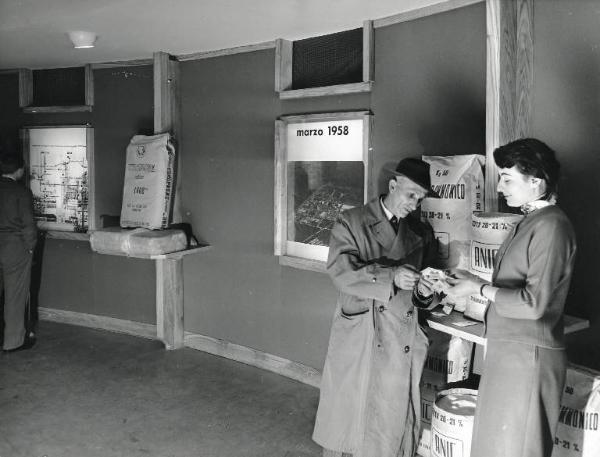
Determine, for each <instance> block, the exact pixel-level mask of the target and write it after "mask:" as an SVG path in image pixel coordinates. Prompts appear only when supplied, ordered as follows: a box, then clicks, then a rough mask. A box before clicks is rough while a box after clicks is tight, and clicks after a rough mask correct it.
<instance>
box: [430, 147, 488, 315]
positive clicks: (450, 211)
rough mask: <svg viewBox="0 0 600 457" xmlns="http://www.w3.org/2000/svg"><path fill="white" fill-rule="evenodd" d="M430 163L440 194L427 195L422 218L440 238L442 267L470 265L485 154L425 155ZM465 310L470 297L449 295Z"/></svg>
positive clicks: (481, 198)
mask: <svg viewBox="0 0 600 457" xmlns="http://www.w3.org/2000/svg"><path fill="white" fill-rule="evenodd" d="M423 160H424V161H425V162H428V163H429V165H430V174H431V188H432V189H433V190H434V191H436V192H437V193H438V195H439V196H440V198H439V199H437V198H426V199H425V200H424V201H423V203H422V204H421V218H422V219H423V220H426V221H428V222H429V223H430V224H431V227H432V228H433V232H434V235H435V238H436V240H437V246H438V253H437V259H436V260H437V266H438V267H439V268H460V269H464V270H467V269H468V268H469V252H470V245H471V215H472V214H473V213H474V212H480V211H483V206H484V179H483V168H482V167H483V164H484V160H485V159H484V157H483V156H481V155H457V156H448V157H442V156H423ZM449 301H451V302H452V303H451V304H453V305H454V306H455V309H456V310H458V311H464V310H465V307H466V300H464V299H462V300H459V299H454V298H453V297H449Z"/></svg>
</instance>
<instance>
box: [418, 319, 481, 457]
mask: <svg viewBox="0 0 600 457" xmlns="http://www.w3.org/2000/svg"><path fill="white" fill-rule="evenodd" d="M427 336H428V338H429V348H428V350H427V359H426V360H425V366H424V368H423V375H422V376H421V436H420V439H419V446H418V450H417V454H419V455H420V456H423V457H430V456H431V455H432V454H431V439H432V436H431V420H432V417H431V415H432V412H433V404H434V402H435V398H436V396H437V394H438V392H440V391H441V390H443V389H445V388H446V385H447V384H448V383H450V382H457V381H462V380H464V379H467V377H468V376H469V368H470V366H471V354H472V350H473V343H472V342H470V341H467V340H463V339H462V338H458V337H455V336H451V335H448V334H447V333H442V332H438V331H436V330H433V329H428V330H427Z"/></svg>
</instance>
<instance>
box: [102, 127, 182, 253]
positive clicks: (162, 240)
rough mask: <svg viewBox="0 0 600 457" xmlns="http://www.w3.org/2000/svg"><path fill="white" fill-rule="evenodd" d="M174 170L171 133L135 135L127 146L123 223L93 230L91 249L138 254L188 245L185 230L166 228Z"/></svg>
mask: <svg viewBox="0 0 600 457" xmlns="http://www.w3.org/2000/svg"><path fill="white" fill-rule="evenodd" d="M174 173H175V148H174V147H173V144H172V142H171V139H170V136H169V134H168V133H163V134H160V135H153V136H145V135H135V136H134V137H133V138H132V139H131V141H130V142H129V145H128V146H127V157H126V168H125V181H124V184H123V204H122V207H121V220H120V224H121V227H110V228H108V229H102V230H97V231H95V232H93V233H92V235H91V236H90V244H91V247H92V250H94V251H96V252H99V253H103V254H124V255H131V256H136V255H138V256H139V255H156V254H165V253H169V252H175V251H181V250H183V249H185V248H186V247H187V237H186V234H185V233H184V232H183V231H182V230H163V229H165V228H166V227H167V226H168V225H169V222H170V216H171V203H172V197H173V191H174V187H173V183H174V177H175V175H174ZM131 228H134V230H131Z"/></svg>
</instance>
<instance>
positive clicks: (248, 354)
mask: <svg viewBox="0 0 600 457" xmlns="http://www.w3.org/2000/svg"><path fill="white" fill-rule="evenodd" d="M183 341H184V346H186V347H189V348H192V349H197V350H200V351H204V352H208V353H209V354H214V355H218V356H221V357H225V358H227V359H231V360H235V361H237V362H242V363H245V364H246V365H252V366H254V367H258V368H262V369H263V370H267V371H272V372H274V373H277V374H279V375H282V376H285V377H287V378H291V379H295V380H296V381H300V382H302V383H304V384H308V385H310V386H313V387H316V388H319V386H320V384H321V373H320V372H319V371H318V370H315V369H314V368H312V367H309V366H306V365H303V364H301V363H298V362H293V361H291V360H288V359H284V358H282V357H278V356H276V355H273V354H268V353H266V352H261V351H257V350H256V349H252V348H249V347H246V346H241V345H239V344H234V343H230V342H228V341H225V340H219V339H217V338H212V337H210V336H204V335H199V334H196V333H190V332H185V334H184V340H183Z"/></svg>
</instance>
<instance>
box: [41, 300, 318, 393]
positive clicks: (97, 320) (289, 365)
mask: <svg viewBox="0 0 600 457" xmlns="http://www.w3.org/2000/svg"><path fill="white" fill-rule="evenodd" d="M38 315H39V318H40V319H41V320H44V321H50V322H59V323H61V324H71V325H79V326H82V327H89V328H93V329H98V330H106V331H109V332H116V333H124V334H127V335H132V336H139V337H142V338H148V339H152V340H156V339H158V338H157V336H156V325H153V324H144V323H141V322H134V321H128V320H125V319H116V318H114V317H108V316H98V315H95V314H86V313H79V312H76V311H67V310H63V309H52V308H42V307H40V308H38ZM184 345H185V347H189V348H191V349H196V350H199V351H203V352H207V353H209V354H213V355H217V356H220V357H225V358H226V359H231V360H235V361H236V362H241V363H245V364H246V365H251V366H254V367H257V368H262V369H263V370H267V371H272V372H273V373H277V374H279V375H281V376H285V377H287V378H291V379H294V380H296V381H300V382H302V383H304V384H308V385H309V386H313V387H316V388H319V386H320V384H321V373H320V372H319V371H318V370H315V369H314V368H312V367H309V366H306V365H303V364H301V363H298V362H293V361H291V360H288V359H284V358H282V357H278V356H276V355H273V354H268V353H266V352H261V351H257V350H256V349H252V348H249V347H246V346H241V345H239V344H235V343H230V342H228V341H225V340H220V339H217V338H212V337H210V336H204V335H199V334H197V333H191V332H185V334H184Z"/></svg>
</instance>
